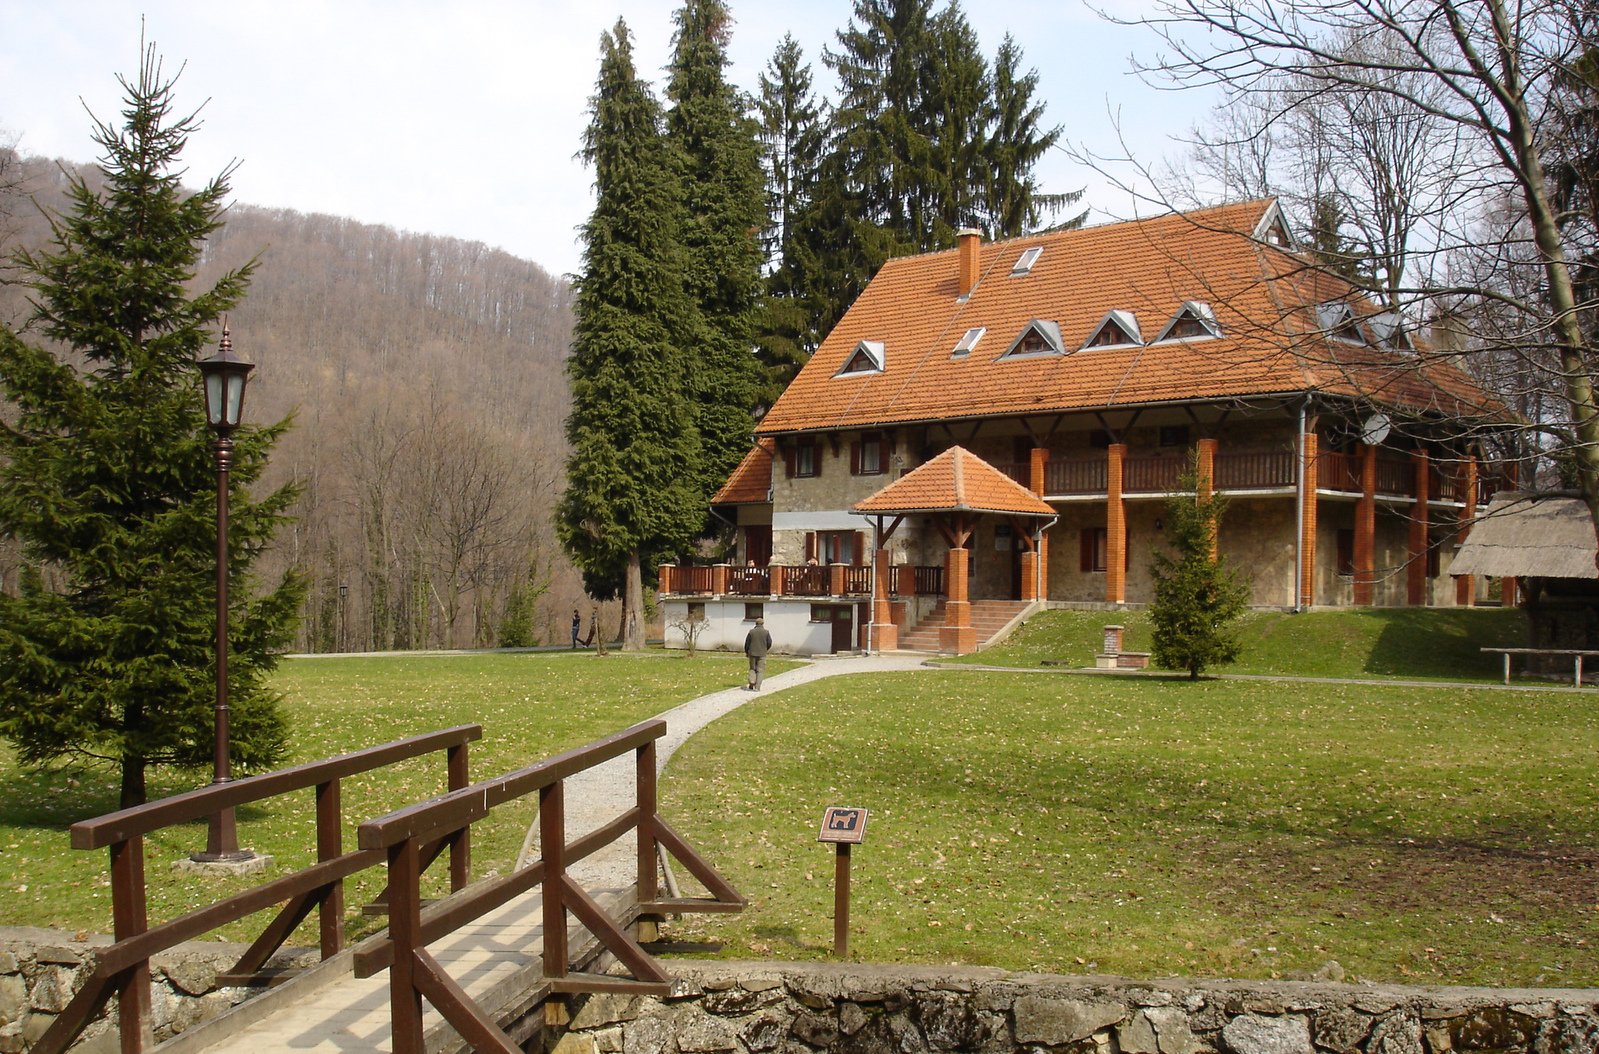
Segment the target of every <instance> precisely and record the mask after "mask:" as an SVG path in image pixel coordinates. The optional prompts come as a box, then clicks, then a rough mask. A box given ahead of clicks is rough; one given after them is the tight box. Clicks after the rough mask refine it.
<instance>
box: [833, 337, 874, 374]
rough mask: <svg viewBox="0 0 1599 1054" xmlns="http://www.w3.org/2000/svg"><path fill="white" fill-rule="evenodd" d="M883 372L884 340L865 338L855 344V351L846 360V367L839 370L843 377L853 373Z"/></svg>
mask: <svg viewBox="0 0 1599 1054" xmlns="http://www.w3.org/2000/svg"><path fill="white" fill-rule="evenodd" d="M882 372H883V342H882V341H880V340H863V341H861V342H860V343H859V344H857V345H855V351H854V352H853V353H852V354H851V355H850V357H849V358H848V359H845V360H844V368H843V369H841V370H839V371H838V373H837V376H839V377H843V376H845V375H846V374H851V373H882Z"/></svg>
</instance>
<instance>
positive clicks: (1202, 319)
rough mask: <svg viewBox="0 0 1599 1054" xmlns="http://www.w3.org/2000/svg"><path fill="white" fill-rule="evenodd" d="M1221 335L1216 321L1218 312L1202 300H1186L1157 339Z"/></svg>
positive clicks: (1185, 338) (1193, 338)
mask: <svg viewBox="0 0 1599 1054" xmlns="http://www.w3.org/2000/svg"><path fill="white" fill-rule="evenodd" d="M1219 336H1221V326H1219V325H1217V323H1216V313H1215V312H1214V311H1212V310H1211V309H1210V305H1209V304H1207V303H1205V302H1204V301H1202V300H1189V301H1186V302H1185V303H1184V304H1183V306H1182V307H1180V308H1178V309H1177V314H1175V315H1173V316H1172V319H1171V321H1170V322H1168V323H1166V328H1165V329H1163V330H1161V331H1160V336H1158V337H1156V338H1155V340H1156V341H1162V340H1204V339H1207V338H1210V337H1219Z"/></svg>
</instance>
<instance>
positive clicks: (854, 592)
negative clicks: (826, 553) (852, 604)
mask: <svg viewBox="0 0 1599 1054" xmlns="http://www.w3.org/2000/svg"><path fill="white" fill-rule="evenodd" d="M843 595H844V596H847V597H851V596H868V597H869V596H871V595H872V569H871V567H869V566H861V565H857V564H850V565H849V566H847V567H845V568H844V593H843Z"/></svg>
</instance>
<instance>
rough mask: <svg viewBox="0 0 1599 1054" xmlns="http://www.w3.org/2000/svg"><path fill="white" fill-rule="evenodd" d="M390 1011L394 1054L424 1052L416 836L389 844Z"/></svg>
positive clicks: (418, 865) (419, 865) (419, 894)
mask: <svg viewBox="0 0 1599 1054" xmlns="http://www.w3.org/2000/svg"><path fill="white" fill-rule="evenodd" d="M388 856H389V939H390V940H391V941H393V942H394V962H393V964H392V965H390V967H389V1013H390V1015H391V1018H392V1020H393V1023H394V1027H393V1037H394V1039H393V1042H394V1054H423V1049H422V993H421V992H420V991H419V990H418V989H417V986H416V973H417V969H416V966H417V963H416V953H417V949H418V948H420V947H422V889H421V882H422V867H421V861H420V858H419V855H418V848H417V844H416V839H415V838H406V839H404V840H403V841H400V842H397V843H395V844H394V845H391V846H390V847H389V853H388Z"/></svg>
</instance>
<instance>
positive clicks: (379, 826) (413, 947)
mask: <svg viewBox="0 0 1599 1054" xmlns="http://www.w3.org/2000/svg"><path fill="white" fill-rule="evenodd" d="M665 733H666V722H665V721H661V720H653V721H645V722H642V723H640V724H637V725H634V726H633V727H632V728H628V729H625V730H624V731H621V732H618V733H616V734H615V735H612V736H609V737H607V738H605V739H601V740H598V741H596V742H594V743H590V744H589V745H587V746H584V747H579V748H577V749H575V750H570V751H567V752H566V753H564V754H558V755H556V756H555V757H553V758H549V759H548V760H546V761H541V762H539V763H538V764H536V765H530V766H528V767H527V768H523V769H518V770H517V771H515V772H512V773H509V774H508V775H505V776H501V777H499V778H497V779H491V780H486V781H484V782H481V783H476V784H474V785H472V786H470V787H467V788H465V789H463V790H458V791H454V792H452V793H450V794H447V795H445V796H444V797H442V798H438V799H435V800H433V801H429V802H423V803H421V804H418V805H413V806H410V807H409V808H405V809H401V810H399V811H398V812H394V813H390V814H389V815H387V816H383V817H379V818H378V819H375V820H368V821H367V822H366V823H363V824H362V825H361V827H360V832H359V839H360V845H361V848H362V849H363V850H369V851H382V852H384V853H386V854H387V856H388V862H389V892H390V896H389V933H388V939H387V940H384V941H381V942H379V943H378V944H377V946H375V947H373V948H370V949H368V950H364V951H362V952H360V953H358V954H357V955H356V962H355V972H356V975H357V976H359V977H370V976H372V975H373V974H375V973H377V972H378V971H379V970H382V969H384V968H385V967H387V968H388V969H389V997H390V1002H391V1014H392V1019H393V1048H392V1049H393V1051H394V1054H422V1052H423V1033H422V1000H423V999H424V998H425V999H427V1001H428V1002H430V1003H432V1004H433V1005H434V1006H435V1007H436V1008H437V1009H438V1010H439V1012H440V1013H441V1014H443V1015H444V1018H445V1020H446V1021H448V1022H449V1023H450V1024H451V1025H452V1026H454V1027H455V1029H456V1031H457V1032H459V1033H460V1034H461V1036H462V1038H464V1039H465V1040H466V1041H467V1042H468V1043H470V1044H471V1046H472V1047H473V1049H474V1050H476V1051H479V1052H483V1054H487V1052H494V1054H521V1050H520V1048H519V1047H518V1046H517V1045H516V1044H515V1043H514V1042H513V1041H512V1040H511V1038H510V1037H509V1036H507V1035H506V1034H505V1032H504V1031H502V1030H501V1029H500V1027H499V1025H497V1024H496V1023H495V1022H494V1021H493V1020H492V1019H491V1018H490V1017H489V1015H488V1014H487V1013H485V1012H484V1010H483V1008H482V1007H480V1006H478V1005H477V1003H476V1002H474V1001H473V999H472V998H471V996H469V995H468V994H467V993H466V991H465V989H463V988H462V987H461V986H460V984H458V983H457V982H456V981H455V979H454V978H452V977H450V976H449V974H448V973H446V972H445V970H444V969H443V967H442V966H440V964H439V962H438V961H437V960H436V959H434V958H433V956H432V955H431V954H429V952H428V951H427V945H428V944H430V943H431V942H433V941H436V940H438V939H439V938H441V937H444V936H446V935H447V934H449V933H451V932H453V931H455V930H456V929H458V928H459V927H461V926H463V925H465V924H466V923H468V922H471V921H472V920H474V919H477V918H479V917H481V916H482V915H484V914H486V913H488V912H490V911H492V910H494V909H495V908H498V907H500V906H502V905H504V904H505V903H507V902H508V901H510V900H512V899H513V898H515V897H517V896H519V895H521V894H523V893H525V892H527V891H529V890H531V889H533V888H534V887H535V886H538V887H540V888H541V893H542V897H543V937H544V962H543V972H544V978H543V982H542V985H543V988H542V991H540V992H538V993H530V998H532V999H534V1000H539V999H543V998H547V997H548V996H550V995H556V996H560V995H564V994H566V993H572V992H626V993H636V994H648V995H665V994H667V992H668V991H670V988H671V985H670V984H669V983H668V979H667V976H666V973H665V971H663V970H662V969H661V967H660V965H659V964H658V963H657V962H656V961H655V960H654V959H653V958H652V957H651V956H650V954H649V953H648V952H647V951H645V950H644V949H643V948H642V947H641V946H640V945H639V944H638V942H637V941H635V940H634V939H633V938H632V936H630V935H629V934H628V933H627V932H626V931H625V929H624V928H623V926H624V925H625V923H619V922H618V921H617V920H614V919H612V918H610V917H609V916H608V915H606V913H605V910H604V909H603V908H601V907H600V906H599V904H598V903H596V902H595V900H594V899H593V898H592V897H591V896H589V894H588V893H587V892H586V891H585V890H584V889H583V888H582V887H581V886H579V885H578V884H577V883H576V882H574V881H573V880H572V879H571V878H570V877H569V876H568V874H567V868H568V867H569V866H570V865H571V864H573V863H576V862H577V861H579V860H582V859H583V858H584V857H587V856H589V855H590V854H592V853H594V852H597V851H598V850H600V849H602V848H604V847H605V846H607V845H610V844H611V843H612V842H614V841H616V840H617V839H619V838H622V837H623V836H625V835H626V834H627V833H628V832H629V831H632V830H637V831H638V853H637V864H638V878H637V892H638V915H639V917H648V916H662V915H666V914H670V913H677V912H688V911H741V910H743V908H744V906H745V904H746V901H745V900H744V898H743V897H742V896H740V895H739V893H738V892H737V891H736V890H735V889H734V888H733V887H732V886H731V885H729V884H728V883H727V881H726V880H725V879H723V878H722V877H721V875H719V874H717V872H716V870H715V869H714V868H712V867H711V865H710V864H708V863H706V862H705V860H704V859H703V858H701V857H700V855H699V854H698V853H696V852H695V851H694V850H693V849H692V848H691V847H690V846H689V845H688V843H687V842H685V841H684V840H683V838H682V836H681V835H679V834H678V833H677V832H676V831H675V830H673V829H672V827H671V826H670V825H669V824H667V822H666V821H665V820H664V819H662V818H661V816H660V813H659V812H658V811H657V798H656V782H655V762H656V749H655V743H656V740H658V739H659V738H660V737H661V736H663V735H664V734H665ZM628 752H632V753H633V754H634V771H635V784H636V800H635V802H634V804H633V807H632V808H630V809H628V810H626V811H625V812H623V813H622V814H621V815H620V816H618V817H616V818H615V819H613V820H611V821H610V822H609V823H606V824H604V825H603V826H601V827H598V828H596V829H595V830H593V831H591V832H589V833H588V834H586V835H583V836H582V837H580V838H578V839H577V840H576V841H574V842H572V843H570V844H568V843H567V841H566V798H565V781H566V780H567V779H568V778H569V777H571V776H575V775H577V774H578V773H580V772H583V771H584V770H586V769H590V768H593V767H595V766H597V765H600V764H602V763H604V762H606V761H609V760H610V759H612V758H616V757H621V756H622V755H624V754H627V753H628ZM534 792H537V793H538V796H539V850H540V852H541V853H542V854H543V855H542V857H541V858H540V859H539V860H537V861H534V862H533V863H531V864H529V865H528V866H526V867H523V868H521V869H520V870H517V871H513V872H512V873H511V874H508V875H505V876H502V877H500V878H495V879H492V880H489V881H485V882H480V883H478V884H477V885H475V886H473V887H472V888H470V889H468V890H465V891H463V892H460V893H456V894H453V895H451V896H450V897H448V898H446V899H444V900H441V901H439V902H437V903H435V904H431V905H429V906H428V907H427V909H426V910H424V909H423V907H422V900H421V889H420V878H421V872H422V866H421V861H422V858H423V856H424V854H425V850H426V847H427V846H429V845H431V844H433V843H435V842H437V841H438V840H439V839H442V838H450V837H454V836H456V835H459V834H460V833H462V832H464V831H466V830H467V829H469V828H470V826H471V825H472V824H473V823H475V822H477V821H478V820H481V819H483V818H484V817H485V816H487V815H488V814H489V812H490V811H491V810H492V809H494V808H495V807H496V806H498V805H504V804H507V803H509V802H512V801H516V800H517V799H519V798H523V797H526V796H527V795H529V794H532V793H534ZM663 847H664V848H665V849H666V850H667V851H669V852H671V853H672V855H674V856H676V857H677V858H678V860H679V861H680V862H681V863H682V864H683V865H684V866H685V867H686V868H687V869H688V870H689V871H690V872H691V873H692V874H693V875H694V877H695V878H697V879H698V880H699V881H700V882H701V883H702V884H703V885H704V886H705V888H706V889H707V890H709V891H710V893H711V897H712V898H713V899H705V898H679V899H662V898H661V896H660V894H659V890H658V888H657V880H656V859H657V854H658V853H659V852H660V849H661V848H663ZM568 911H570V912H571V913H572V914H573V915H575V916H577V918H578V920H579V921H580V922H582V923H583V925H584V926H585V927H587V928H588V930H589V932H590V933H592V934H594V936H595V937H596V938H597V939H598V940H599V942H600V943H601V944H602V945H604V947H605V948H606V949H607V950H608V951H610V952H611V954H613V955H614V956H616V958H617V960H618V961H619V962H620V963H621V964H622V965H624V966H625V967H626V968H627V969H628V970H630V971H631V973H632V977H630V978H629V977H615V976H610V975H602V974H592V973H574V972H572V970H571V965H570V954H569V950H568V946H567V919H566V916H567V912H568Z"/></svg>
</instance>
